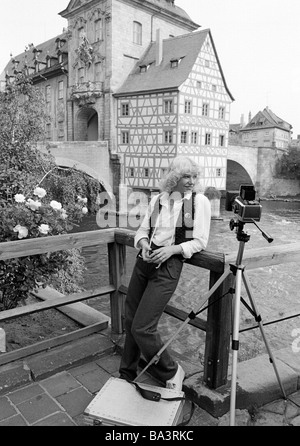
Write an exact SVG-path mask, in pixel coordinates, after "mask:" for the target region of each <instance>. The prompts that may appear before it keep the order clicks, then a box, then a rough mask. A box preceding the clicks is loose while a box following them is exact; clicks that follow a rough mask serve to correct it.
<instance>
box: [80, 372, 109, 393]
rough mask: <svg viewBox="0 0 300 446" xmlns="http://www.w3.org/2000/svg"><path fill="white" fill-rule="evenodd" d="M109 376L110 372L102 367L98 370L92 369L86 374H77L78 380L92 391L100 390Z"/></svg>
mask: <svg viewBox="0 0 300 446" xmlns="http://www.w3.org/2000/svg"><path fill="white" fill-rule="evenodd" d="M109 378H110V374H109V373H107V372H106V371H105V370H102V369H101V368H100V367H98V369H96V370H91V371H90V372H87V373H85V374H84V375H79V376H77V379H78V381H80V382H81V384H82V385H83V386H84V387H86V388H87V389H88V390H89V391H90V392H91V393H95V392H98V391H99V390H100V389H101V387H103V386H104V384H105V383H106V382H107V381H108V380H109Z"/></svg>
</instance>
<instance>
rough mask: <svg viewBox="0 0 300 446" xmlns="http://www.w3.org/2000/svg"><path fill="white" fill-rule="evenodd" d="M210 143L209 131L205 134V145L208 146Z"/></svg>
mask: <svg viewBox="0 0 300 446" xmlns="http://www.w3.org/2000/svg"><path fill="white" fill-rule="evenodd" d="M210 144H211V133H206V134H205V145H206V146H210Z"/></svg>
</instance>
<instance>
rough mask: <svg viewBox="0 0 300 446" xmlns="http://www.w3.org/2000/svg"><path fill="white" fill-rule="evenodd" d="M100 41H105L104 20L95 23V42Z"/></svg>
mask: <svg viewBox="0 0 300 446" xmlns="http://www.w3.org/2000/svg"><path fill="white" fill-rule="evenodd" d="M100 40H103V22H102V19H99V20H96V21H95V36H94V41H95V42H99V41H100Z"/></svg>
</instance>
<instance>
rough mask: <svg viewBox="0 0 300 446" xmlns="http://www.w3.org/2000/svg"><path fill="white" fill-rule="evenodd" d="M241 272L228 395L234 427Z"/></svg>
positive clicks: (236, 303)
mask: <svg viewBox="0 0 300 446" xmlns="http://www.w3.org/2000/svg"><path fill="white" fill-rule="evenodd" d="M241 286H242V270H241V269H240V268H239V267H238V268H237V271H236V281H235V294H234V299H233V308H234V310H233V332H232V372H231V393H230V426H234V425H235V405H236V380H237V357H238V350H239V319H240V307H241V305H240V304H241Z"/></svg>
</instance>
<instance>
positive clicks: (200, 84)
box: [197, 81, 202, 90]
mask: <svg viewBox="0 0 300 446" xmlns="http://www.w3.org/2000/svg"><path fill="white" fill-rule="evenodd" d="M197 88H198V89H199V90H200V89H201V88H202V83H201V81H197Z"/></svg>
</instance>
